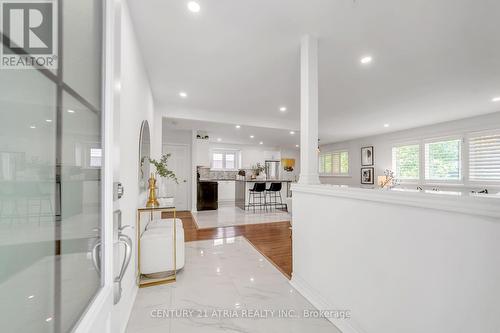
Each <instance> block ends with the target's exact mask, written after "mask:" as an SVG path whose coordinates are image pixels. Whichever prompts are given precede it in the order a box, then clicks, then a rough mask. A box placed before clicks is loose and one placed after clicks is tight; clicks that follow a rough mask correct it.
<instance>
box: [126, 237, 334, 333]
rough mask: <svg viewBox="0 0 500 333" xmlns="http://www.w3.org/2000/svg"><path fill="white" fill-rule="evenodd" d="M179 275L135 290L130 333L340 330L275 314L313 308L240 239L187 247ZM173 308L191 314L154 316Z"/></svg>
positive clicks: (207, 242)
mask: <svg viewBox="0 0 500 333" xmlns="http://www.w3.org/2000/svg"><path fill="white" fill-rule="evenodd" d="M177 277H178V279H177V282H175V283H174V284H170V285H163V286H156V287H149V288H142V289H139V293H138V295H137V299H136V302H135V304H134V307H133V310H132V315H131V317H130V320H129V323H128V327H127V332H128V333H142V332H151V333H155V332H163V333H167V332H171V333H190V332H203V333H211V332H213V333H222V332H246V333H254V332H255V333H268V332H277V333H279V332H287V333H288V332H297V333H299V332H307V331H310V332H332V333H337V332H340V331H338V330H337V329H336V327H335V326H334V325H332V324H331V323H330V322H329V321H327V320H325V319H304V318H280V317H279V316H278V315H277V311H278V310H294V311H295V313H296V314H298V315H300V314H301V313H302V311H303V310H305V309H314V307H313V306H312V305H311V304H310V303H309V302H308V301H307V300H306V299H305V298H304V297H302V296H301V295H300V294H299V293H298V292H297V291H296V290H295V289H294V288H293V287H291V285H290V283H289V281H288V280H287V279H286V278H285V277H284V276H283V275H282V274H281V273H280V272H279V271H278V270H277V269H276V268H275V267H274V266H273V265H272V264H271V263H270V262H268V261H267V260H266V259H265V258H264V257H263V256H262V255H261V254H260V253H259V252H257V251H256V250H255V249H254V248H253V247H252V245H250V244H249V243H248V242H247V241H246V239H245V238H243V237H236V238H227V239H222V240H207V241H197V242H189V243H186V265H185V267H184V269H183V270H182V271H181V272H179V274H178V276H177ZM172 310H175V311H177V313H179V312H180V311H182V310H192V311H194V315H191V316H180V317H177V318H158V317H161V316H158V314H159V313H168V311H172ZM271 310H274V311H275V312H274V315H271V313H270V311H271ZM223 311H226V313H225V315H221V316H219V315H217V314H222V313H223ZM244 311H247V312H246V313H247V314H248V313H249V312H248V311H253V313H254V314H256V313H257V312H255V311H261V312H260V314H261V317H260V318H248V315H245V314H244ZM264 311H267V312H264ZM266 313H267V314H268V316H267V318H263V316H264V314H266ZM243 317H246V318H243ZM299 317H300V316H299Z"/></svg>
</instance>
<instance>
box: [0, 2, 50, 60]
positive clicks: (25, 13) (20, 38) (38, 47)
mask: <svg viewBox="0 0 500 333" xmlns="http://www.w3.org/2000/svg"><path fill="white" fill-rule="evenodd" d="M56 1H57V0H31V1H14V0H0V5H1V6H0V7H1V16H0V17H1V28H2V45H1V52H0V56H1V63H0V67H1V68H3V69H33V68H47V69H56V68H57V2H56Z"/></svg>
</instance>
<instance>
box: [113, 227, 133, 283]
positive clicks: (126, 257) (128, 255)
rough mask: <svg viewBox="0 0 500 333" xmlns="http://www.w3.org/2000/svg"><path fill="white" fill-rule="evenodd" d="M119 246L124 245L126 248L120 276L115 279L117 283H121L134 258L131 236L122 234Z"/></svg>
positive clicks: (119, 238)
mask: <svg viewBox="0 0 500 333" xmlns="http://www.w3.org/2000/svg"><path fill="white" fill-rule="evenodd" d="M118 244H123V245H124V246H125V255H124V256H123V261H122V267H121V268H120V273H119V274H118V276H117V277H115V282H118V283H121V281H122V279H123V276H124V275H125V272H126V271H127V267H128V265H129V263H130V259H131V257H132V240H131V239H130V237H129V236H127V235H124V234H120V236H118Z"/></svg>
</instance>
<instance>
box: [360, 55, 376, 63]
mask: <svg viewBox="0 0 500 333" xmlns="http://www.w3.org/2000/svg"><path fill="white" fill-rule="evenodd" d="M360 61H361V63H362V64H363V65H366V64H369V63H371V62H372V61H373V58H372V57H371V56H365V57H363V58H361V60H360Z"/></svg>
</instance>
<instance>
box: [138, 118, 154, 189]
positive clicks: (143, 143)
mask: <svg viewBox="0 0 500 333" xmlns="http://www.w3.org/2000/svg"><path fill="white" fill-rule="evenodd" d="M150 156H151V137H150V134H149V123H148V121H147V120H144V121H143V122H142V125H141V133H140V135H139V190H144V191H145V190H146V189H147V188H148V178H149V170H150V165H149V158H150Z"/></svg>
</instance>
